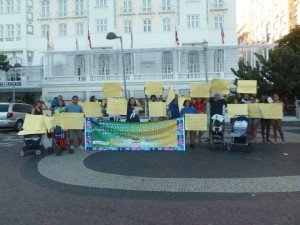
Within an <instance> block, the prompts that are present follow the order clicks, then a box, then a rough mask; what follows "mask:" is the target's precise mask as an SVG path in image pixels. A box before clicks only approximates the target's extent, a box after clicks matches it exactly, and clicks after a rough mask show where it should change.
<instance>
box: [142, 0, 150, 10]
mask: <svg viewBox="0 0 300 225" xmlns="http://www.w3.org/2000/svg"><path fill="white" fill-rule="evenodd" d="M143 12H151V0H143Z"/></svg>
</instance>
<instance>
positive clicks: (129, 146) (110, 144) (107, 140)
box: [85, 118, 185, 151]
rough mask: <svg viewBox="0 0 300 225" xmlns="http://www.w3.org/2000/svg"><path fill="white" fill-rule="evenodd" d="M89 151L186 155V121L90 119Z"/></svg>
mask: <svg viewBox="0 0 300 225" xmlns="http://www.w3.org/2000/svg"><path fill="white" fill-rule="evenodd" d="M85 142H86V143H85V147H86V150H91V151H102V150H129V151H130V150H131V151H138V150H145V151H150V150H162V151H185V132H184V120H183V118H178V119H177V120H167V121H161V122H151V123H124V122H116V121H103V120H100V119H96V118H87V119H86V122H85Z"/></svg>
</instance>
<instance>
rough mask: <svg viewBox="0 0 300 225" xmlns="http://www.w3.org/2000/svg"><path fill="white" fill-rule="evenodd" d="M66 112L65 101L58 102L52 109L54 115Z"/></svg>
mask: <svg viewBox="0 0 300 225" xmlns="http://www.w3.org/2000/svg"><path fill="white" fill-rule="evenodd" d="M65 110H66V104H65V101H64V100H62V99H59V100H58V104H57V106H56V107H55V108H54V113H61V112H64V111H65Z"/></svg>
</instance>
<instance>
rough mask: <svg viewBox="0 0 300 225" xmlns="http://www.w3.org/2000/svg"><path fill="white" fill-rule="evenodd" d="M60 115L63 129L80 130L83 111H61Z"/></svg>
mask: <svg viewBox="0 0 300 225" xmlns="http://www.w3.org/2000/svg"><path fill="white" fill-rule="evenodd" d="M60 116H61V127H62V128H63V129H64V130H70V129H72V130H82V129H83V121H84V114H83V113H67V112H63V113H61V114H60Z"/></svg>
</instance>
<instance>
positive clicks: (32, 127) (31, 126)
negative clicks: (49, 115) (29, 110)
mask: <svg viewBox="0 0 300 225" xmlns="http://www.w3.org/2000/svg"><path fill="white" fill-rule="evenodd" d="M23 129H24V130H26V131H28V132H33V133H32V134H37V133H46V123H45V120H44V116H43V115H31V114H26V116H25V120H24V124H23Z"/></svg>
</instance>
